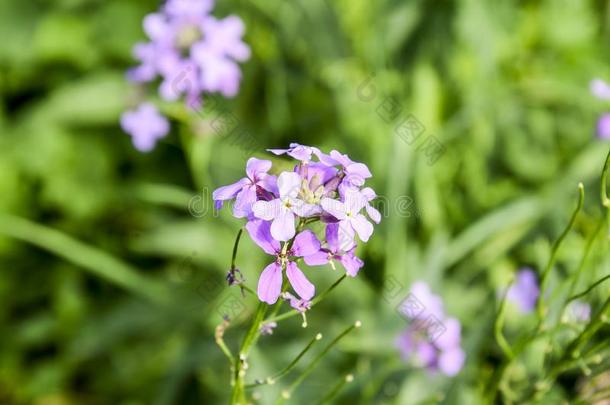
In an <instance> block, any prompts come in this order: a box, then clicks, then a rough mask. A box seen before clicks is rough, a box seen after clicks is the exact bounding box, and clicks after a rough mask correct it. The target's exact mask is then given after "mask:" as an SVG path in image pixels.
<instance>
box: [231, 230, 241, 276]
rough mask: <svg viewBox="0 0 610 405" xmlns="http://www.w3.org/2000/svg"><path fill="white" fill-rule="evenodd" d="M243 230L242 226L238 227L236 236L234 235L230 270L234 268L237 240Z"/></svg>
mask: <svg viewBox="0 0 610 405" xmlns="http://www.w3.org/2000/svg"><path fill="white" fill-rule="evenodd" d="M243 232H244V228H239V232H237V236H236V237H235V243H234V244H233V255H232V256H231V270H235V259H236V258H237V248H238V247H239V240H240V239H241V234H242V233H243Z"/></svg>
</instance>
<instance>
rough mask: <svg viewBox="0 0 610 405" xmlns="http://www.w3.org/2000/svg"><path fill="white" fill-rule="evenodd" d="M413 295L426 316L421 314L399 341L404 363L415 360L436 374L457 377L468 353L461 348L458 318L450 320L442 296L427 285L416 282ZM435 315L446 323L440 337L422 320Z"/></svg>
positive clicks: (397, 341) (398, 345)
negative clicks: (446, 314)
mask: <svg viewBox="0 0 610 405" xmlns="http://www.w3.org/2000/svg"><path fill="white" fill-rule="evenodd" d="M411 294H413V295H414V296H415V297H416V298H417V300H418V301H419V303H420V304H421V305H422V306H423V308H424V312H425V314H420V315H419V316H418V318H417V319H416V321H415V322H412V323H411V324H410V325H409V326H408V327H407V328H406V329H405V331H404V332H402V333H401V334H400V335H399V336H398V338H397V339H396V341H395V345H396V347H397V348H398V350H399V351H400V353H401V357H402V359H403V360H404V361H406V362H409V361H414V363H415V364H417V365H419V366H420V367H425V368H427V369H428V370H430V371H432V372H436V371H440V372H441V373H443V374H445V375H447V376H450V377H452V376H455V375H456V374H457V373H459V372H460V370H461V369H462V367H463V366H464V362H465V359H466V354H465V353H464V351H463V350H462V348H461V325H460V322H459V321H458V320H457V319H455V318H447V317H445V315H444V313H443V303H442V300H441V299H440V297H438V296H436V295H434V294H432V292H431V291H430V288H429V287H428V285H427V284H426V283H424V282H417V283H414V284H413V286H412V287H411ZM431 315H434V317H436V318H437V319H438V320H439V321H441V322H442V326H443V330H442V332H441V334H440V335H438V336H436V334H432V333H430V331H429V330H427V329H426V328H425V326H426V325H429V323H428V322H427V321H426V320H422V319H420V317H421V318H427V319H431V318H429V317H430V316H431Z"/></svg>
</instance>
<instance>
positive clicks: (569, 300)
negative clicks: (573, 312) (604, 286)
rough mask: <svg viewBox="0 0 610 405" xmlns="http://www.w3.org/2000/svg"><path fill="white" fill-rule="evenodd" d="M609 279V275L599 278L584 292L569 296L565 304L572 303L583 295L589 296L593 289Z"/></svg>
mask: <svg viewBox="0 0 610 405" xmlns="http://www.w3.org/2000/svg"><path fill="white" fill-rule="evenodd" d="M608 279H610V274H608V275H607V276H604V277H602V278H600V279H599V280H597V281H596V282H595V283H593V284H591V286H590V287H589V288H587V289H586V290H585V291H583V292H581V293H578V294H576V295H573V296H571V297H570V298H568V301H567V302H566V304H567V303H569V302H572V301H574V300H576V299H578V298H581V297H584V296H585V295H587V294H589V293H590V292H591V291H592V290H593V289H594V288H595V287H597V286H598V285H600V284H601V283H603V282H604V281H606V280H608Z"/></svg>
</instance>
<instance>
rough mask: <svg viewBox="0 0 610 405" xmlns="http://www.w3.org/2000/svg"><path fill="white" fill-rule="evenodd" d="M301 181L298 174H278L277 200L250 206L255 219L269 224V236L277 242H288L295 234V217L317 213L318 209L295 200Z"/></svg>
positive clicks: (259, 202) (297, 199)
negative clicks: (269, 222)
mask: <svg viewBox="0 0 610 405" xmlns="http://www.w3.org/2000/svg"><path fill="white" fill-rule="evenodd" d="M302 181H303V179H302V178H301V176H299V175H298V173H294V172H284V173H282V174H280V176H279V178H278V180H277V185H278V190H279V198H275V199H273V200H271V201H257V202H256V203H254V205H253V206H252V212H253V213H254V216H255V217H256V218H260V219H264V220H266V221H272V222H271V235H272V236H273V237H274V238H275V239H277V240H279V241H287V240H290V239H291V238H292V237H293V236H294V234H295V227H294V219H295V215H298V216H300V217H308V216H311V215H314V214H316V213H318V212H319V208H318V207H317V206H315V205H312V204H307V203H306V202H304V201H303V200H301V199H299V198H297V196H298V195H299V191H300V189H301V183H302Z"/></svg>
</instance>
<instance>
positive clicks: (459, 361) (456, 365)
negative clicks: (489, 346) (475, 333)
mask: <svg viewBox="0 0 610 405" xmlns="http://www.w3.org/2000/svg"><path fill="white" fill-rule="evenodd" d="M464 360H466V354H465V353H464V351H463V350H462V349H461V348H459V347H456V348H453V349H451V350H447V351H443V352H441V353H440V356H439V358H438V368H439V369H440V370H441V371H442V372H443V373H444V374H445V375H448V376H450V377H453V376H454V375H456V374H457V373H459V372H460V370H461V369H462V367H463V366H464Z"/></svg>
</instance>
